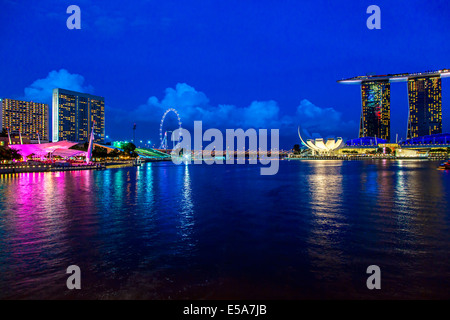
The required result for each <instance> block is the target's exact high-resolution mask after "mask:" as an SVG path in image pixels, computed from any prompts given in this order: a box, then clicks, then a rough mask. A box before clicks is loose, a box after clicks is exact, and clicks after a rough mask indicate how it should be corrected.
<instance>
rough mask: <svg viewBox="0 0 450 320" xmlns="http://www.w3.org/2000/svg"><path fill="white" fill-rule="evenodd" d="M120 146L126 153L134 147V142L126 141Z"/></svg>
mask: <svg viewBox="0 0 450 320" xmlns="http://www.w3.org/2000/svg"><path fill="white" fill-rule="evenodd" d="M122 148H123V151H125V152H126V153H131V152H133V151H134V150H135V149H136V146H135V145H134V143H132V142H128V143H126V144H124V145H123V147H122Z"/></svg>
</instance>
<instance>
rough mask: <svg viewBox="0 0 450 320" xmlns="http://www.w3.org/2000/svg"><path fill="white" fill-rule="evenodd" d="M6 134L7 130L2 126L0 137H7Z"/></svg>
mask: <svg viewBox="0 0 450 320" xmlns="http://www.w3.org/2000/svg"><path fill="white" fill-rule="evenodd" d="M7 136H8V131H7V130H6V129H5V128H3V130H2V132H1V133H0V137H7Z"/></svg>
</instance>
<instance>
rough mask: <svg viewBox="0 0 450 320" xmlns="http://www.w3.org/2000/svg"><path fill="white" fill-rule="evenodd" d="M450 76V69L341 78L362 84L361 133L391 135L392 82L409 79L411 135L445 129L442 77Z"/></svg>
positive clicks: (346, 81) (433, 132)
mask: <svg viewBox="0 0 450 320" xmlns="http://www.w3.org/2000/svg"><path fill="white" fill-rule="evenodd" d="M448 77H450V69H441V70H436V71H426V72H416V73H397V74H385V75H365V76H357V77H353V78H348V79H342V80H338V82H339V83H344V84H359V85H361V100H362V109H363V110H362V116H361V123H360V132H359V136H360V137H374V136H376V137H378V138H382V139H386V140H387V141H389V140H390V139H389V138H390V129H389V126H390V83H393V82H407V83H408V100H409V116H408V132H407V138H408V139H411V138H415V137H422V136H427V135H433V134H439V133H442V103H441V95H442V94H441V79H442V78H448Z"/></svg>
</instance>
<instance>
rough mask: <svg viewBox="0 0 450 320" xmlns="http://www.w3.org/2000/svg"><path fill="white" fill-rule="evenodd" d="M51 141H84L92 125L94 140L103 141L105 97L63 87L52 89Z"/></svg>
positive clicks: (86, 139)
mask: <svg viewBox="0 0 450 320" xmlns="http://www.w3.org/2000/svg"><path fill="white" fill-rule="evenodd" d="M52 112H53V142H56V141H61V140H68V141H74V142H86V141H88V139H89V135H90V131H91V128H92V125H93V123H94V121H95V126H94V141H95V142H98V143H104V141H105V98H103V97H99V96H94V95H91V94H87V93H80V92H75V91H70V90H65V89H59V88H57V89H53V111H52Z"/></svg>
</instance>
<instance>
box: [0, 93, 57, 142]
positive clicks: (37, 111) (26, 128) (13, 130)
mask: <svg viewBox="0 0 450 320" xmlns="http://www.w3.org/2000/svg"><path fill="white" fill-rule="evenodd" d="M0 105H1V108H0V113H1V128H0V129H7V130H9V132H10V135H11V137H12V136H20V135H21V136H22V139H28V140H31V141H32V142H38V140H40V141H41V142H48V140H49V119H48V104H45V103H37V102H31V101H21V100H14V99H0Z"/></svg>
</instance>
